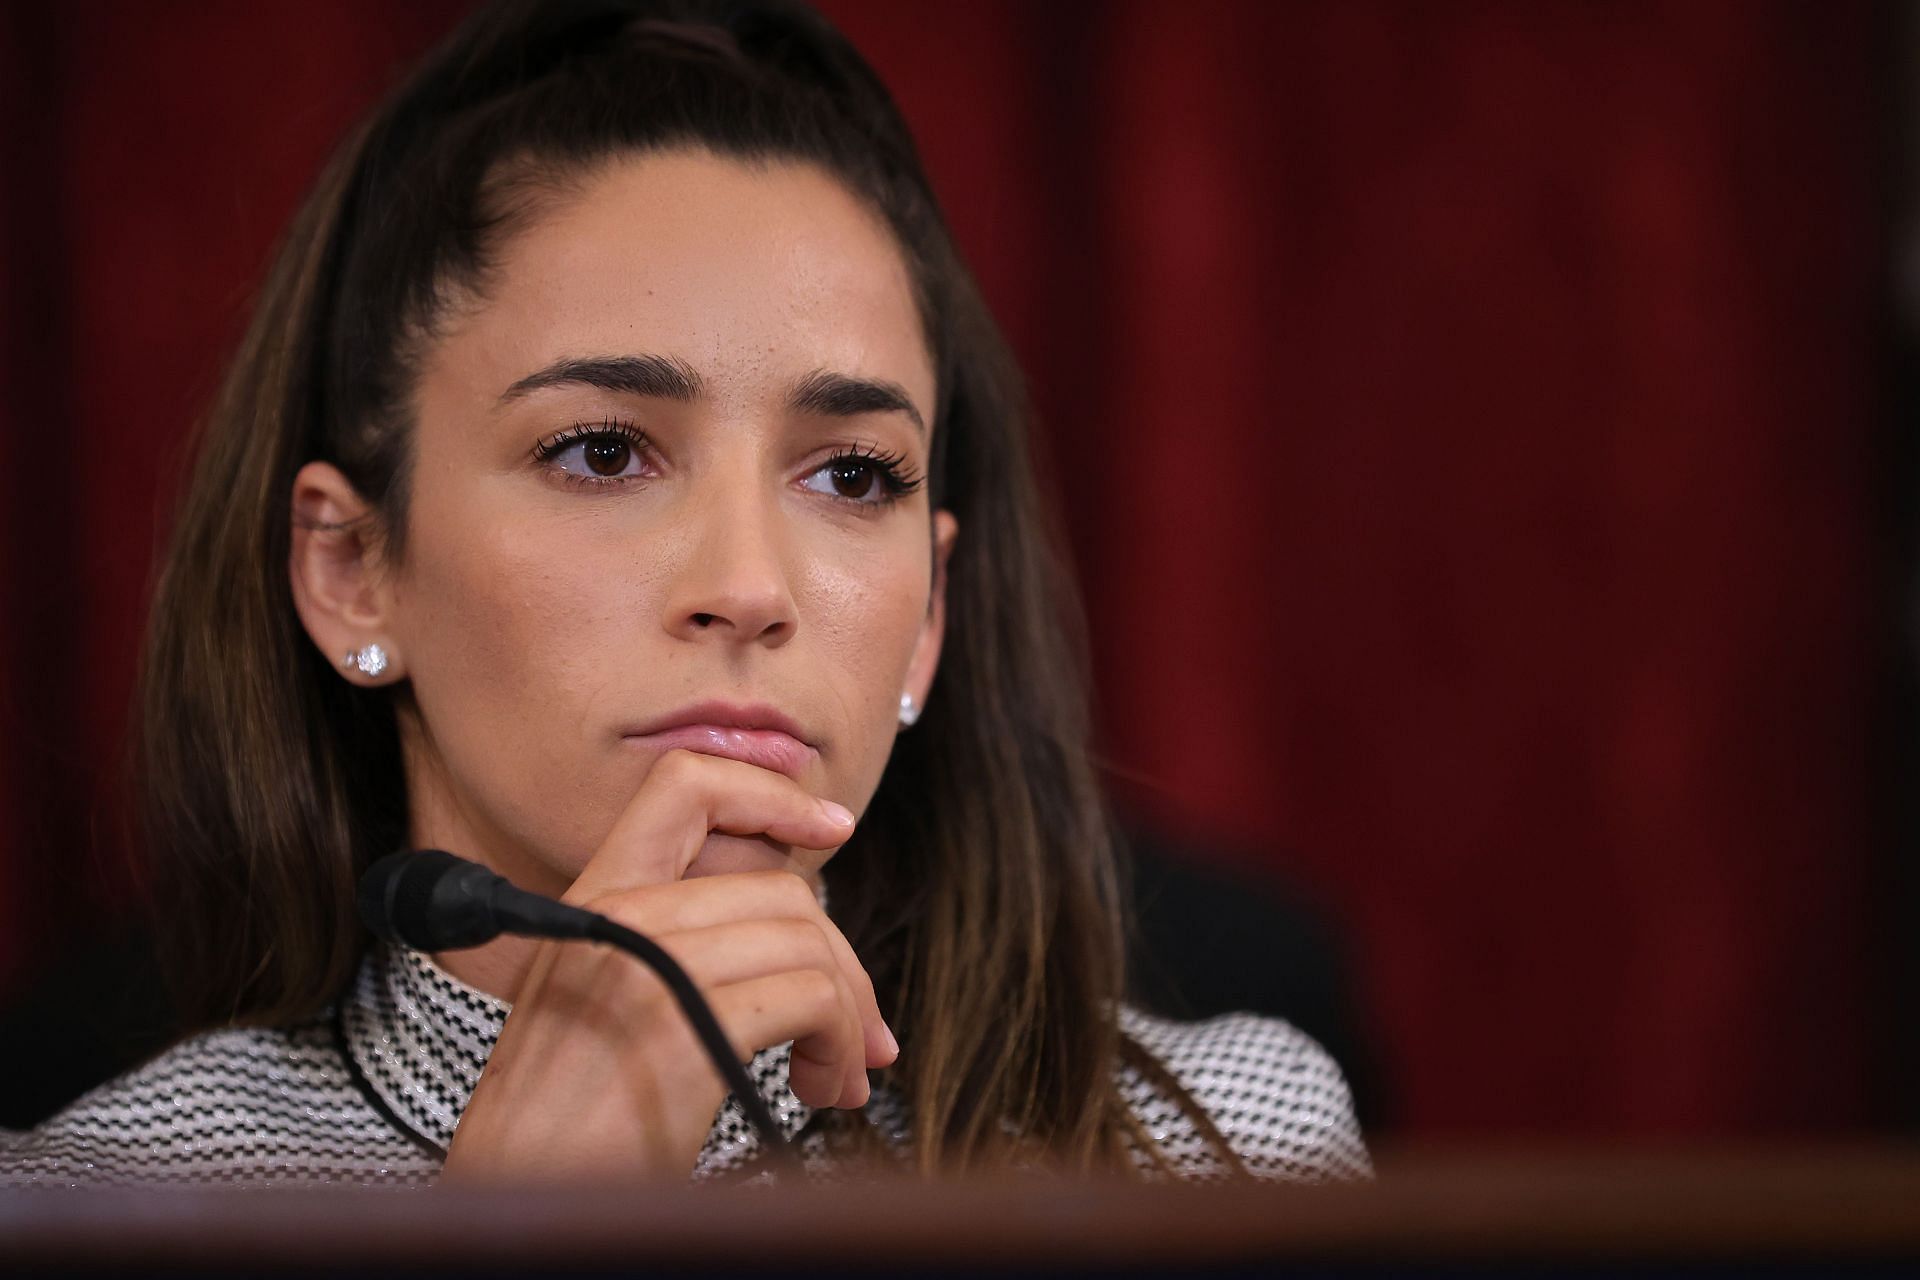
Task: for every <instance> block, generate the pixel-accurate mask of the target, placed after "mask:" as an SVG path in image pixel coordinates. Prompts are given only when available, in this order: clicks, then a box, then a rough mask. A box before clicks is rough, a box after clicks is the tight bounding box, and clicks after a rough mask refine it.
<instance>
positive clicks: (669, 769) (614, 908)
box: [445, 751, 899, 1179]
mask: <svg viewBox="0 0 1920 1280" xmlns="http://www.w3.org/2000/svg"><path fill="white" fill-rule="evenodd" d="M712 832H722V833H725V834H729V835H742V836H759V835H764V836H766V837H768V838H770V839H773V840H776V841H780V842H781V843H784V844H789V845H794V846H797V847H800V848H803V849H831V848H835V847H837V846H839V845H840V844H842V843H844V842H845V841H846V839H847V838H848V837H849V836H850V835H852V833H853V819H852V815H850V814H848V813H847V811H846V810H844V809H841V808H840V807H839V806H837V805H829V804H828V803H827V802H824V801H821V800H818V799H816V798H814V797H813V796H811V795H809V794H808V793H807V792H806V791H805V790H803V789H802V788H801V787H800V786H799V785H798V784H797V783H795V782H794V781H792V780H791V779H789V778H787V777H786V776H784V775H782V774H778V773H773V772H771V771H769V770H766V769H760V768H756V767H755V766H753V765H748V764H742V763H740V762H738V761H735V760H725V759H721V758H718V757H714V756H705V755H698V754H695V753H692V752H688V751H672V752H668V753H667V754H666V755H663V756H662V757H660V759H659V761H658V762H656V763H655V765H654V767H653V769H652V771H651V772H650V773H649V774H648V775H647V778H646V781H645V782H644V783H643V784H642V785H641V787H640V789H639V791H638V792H637V793H635V795H634V798H633V800H632V802H631V803H629V804H628V806H627V808H626V810H625V812H624V813H623V814H622V815H621V817H620V820H619V821H618V822H617V823H615V824H614V829H613V832H612V833H611V834H610V835H609V836H608V837H607V841H606V843H605V844H604V845H602V846H601V848H600V850H599V852H598V853H596V854H595V855H594V857H593V859H592V861H591V862H589V863H588V864H587V866H586V868H585V869H584V870H583V871H582V872H581V874H580V876H579V878H578V879H577V880H576V881H575V882H574V885H573V887H572V888H571V889H570V890H569V891H568V892H567V894H566V896H565V899H564V900H565V901H567V902H570V903H572V904H574V905H576V906H582V907H586V908H588V909H589V910H592V911H597V912H599V913H601V914H602V915H605V916H609V917H611V918H613V919H615V920H617V921H619V922H620V923H621V924H624V925H626V926H627V927H628V928H631V929H635V930H637V931H639V932H641V933H643V934H646V935H647V936H648V937H650V938H652V939H653V940H654V941H656V942H658V943H659V944H660V945H661V946H662V947H664V948H665V949H666V950H667V952H668V953H669V954H671V955H672V956H673V958H674V959H675V960H677V961H678V962H679V963H680V965H681V967H682V968H684V969H685V970H686V971H687V974H688V976H689V977H691V978H692V979H693V981H694V983H695V984H696V985H697V986H698V987H699V988H700V990H701V992H702V993H703V994H704V995H705V996H706V998H707V1002H708V1003H709V1004H710V1005H711V1006H712V1008H713V1012H714V1016H715V1017H716V1018H717V1019H718V1020H719V1023H720V1026H721V1028H722V1030H724V1031H725V1032H726V1033H727V1037H728V1039H729V1040H730V1041H731V1042H732V1044H733V1048H734V1051H735V1052H736V1053H737V1054H738V1055H739V1057H740V1060H741V1061H742V1062H745V1061H747V1060H748V1059H750V1058H751V1057H752V1056H753V1055H754V1054H755V1053H756V1052H758V1051H759V1050H761V1049H765V1048H768V1047H769V1046H772V1045H776V1044H780V1043H782V1042H784V1041H787V1040H792V1041H793V1042H794V1048H793V1061H792V1066H791V1068H790V1073H789V1081H790V1084H791V1086H792V1088H793V1091H794V1094H795V1096H797V1097H798V1098H799V1099H800V1100H801V1101H802V1102H805V1103H807V1104H808V1105H809V1106H814V1107H833V1106H840V1107H858V1106H861V1105H864V1104H865V1102H866V1100H867V1094H868V1086H867V1075H866V1073H867V1068H869V1067H880V1066H885V1065H886V1064H887V1063H889V1062H891V1061H893V1059H894V1057H895V1056H896V1055H897V1053H898V1052H899V1050H898V1046H897V1045H896V1044H895V1043H894V1039H893V1035H892V1033H891V1032H890V1031H889V1030H888V1029H887V1025H886V1023H885V1022H884V1021H882V1019H881V1017H880V1010H879V1007H878V1005H877V1004H876V1003H875V1001H874V994H873V983H872V981H871V980H870V979H869V978H868V977H867V973H866V970H865V969H863V968H862V967H861V965H860V962H859V961H858V960H857V959H856V958H855V957H854V954H853V949H852V948H851V947H850V946H848V945H847V940H846V938H845V937H844V936H842V935H841V933H840V931H839V929H837V928H836V927H835V926H834V924H833V922H832V921H830V920H828V919H827V916H826V913H825V912H823V911H822V910H821V909H820V904H819V902H818V901H817V900H816V899H815V897H814V894H813V890H812V888H811V887H810V886H809V885H808V884H807V883H806V882H805V881H804V880H802V879H801V878H800V877H799V876H797V875H794V874H792V873H790V872H787V871H757V872H746V873H739V874H733V875H718V876H710V877H705V878H700V879H694V880H682V879H681V878H680V877H681V876H682V875H684V874H685V871H686V869H687V865H688V864H689V863H690V862H692V860H693V858H694V855H695V854H697V853H698V852H699V851H700V848H701V846H702V844H704V843H705V841H706V839H707V836H708V835H709V834H710V833H712ZM725 1096H726V1088H725V1086H724V1085H723V1084H722V1083H721V1082H720V1079H719V1077H718V1075H717V1073H716V1072H715V1071H714V1069H713V1064H712V1063H711V1062H710V1061H709V1060H708V1058H707V1055H706V1053H705V1052H704V1051H703V1050H702V1048H701V1046H700V1042H699V1040H698V1038H697V1037H696V1036H695V1034H694V1032H693V1029H692V1027H691V1026H690V1025H689V1024H688V1023H687V1020H686V1017H685V1015H683V1014H682V1013H681V1011H680V1007H679V1005H678V1004H676V1003H675V1001H674V999H673V997H672V995H671V994H670V993H669V992H668V991H667V989H666V986H665V984H663V983H662V982H661V981H660V980H659V979H658V978H656V977H655V976H654V975H653V973H652V972H651V971H650V970H648V969H647V968H646V967H645V966H644V965H642V964H641V963H640V962H639V961H637V960H635V959H634V958H633V957H631V956H629V955H627V954H625V953H624V952H619V951H615V950H613V949H612V948H609V947H604V946H592V945H585V944H582V943H579V942H547V943H542V944H540V946H539V947H538V949H537V950H536V951H535V953H534V957H533V962H532V964H531V966H530V967H529V969H528V971H527V976H526V978H525V980H524V981H523V982H522V983H521V986H520V989H519V992H518V994H517V995H516V997H515V1000H514V1005H513V1012H512V1013H511V1014H510V1015H509V1016H508V1018H507V1022H506V1026H505V1027H504V1028H503V1029H502V1031H501V1034H500V1040H499V1043H498V1044H497V1045H495V1047H494V1050H493V1054H492V1056H491V1057H490V1058H489V1060H488V1062H487V1067H486V1070H485V1072H484V1073H482V1075H481V1077H480V1081H479V1084H478V1086H477V1087H476V1088H475V1090H474V1093H473V1097H472V1099H471V1100H470V1101H469V1102H468V1104H467V1108H466V1111H465V1113H464V1114H463V1115H462V1117H461V1120H460V1125H459V1128H458V1129H457V1130H456V1131H455V1134H454V1140H453V1145H452V1147H451V1149H450V1150H449V1152H448V1155H447V1163H446V1168H445V1176H446V1177H447V1178H450V1179H452V1178H460V1177H472V1176H508V1177H513V1178H516V1179H526V1178H543V1177H545V1178H554V1177H567V1178H572V1177H581V1178H586V1177H606V1176H641V1175H659V1176H671V1177H685V1176H686V1175H687V1173H688V1172H689V1171H690V1170H691V1169H692V1167H693V1162H694V1158H695V1157H696V1156H697V1155H698V1154H699V1152H700V1148H701V1146H702V1145H703V1144H704V1143H705V1141H706V1138H707V1135H708V1132H709V1131H710V1129H711V1127H712V1124H713V1117H714V1114H715V1112H716V1111H717V1110H718V1108H719V1106H720V1103H721V1101H722V1099H723V1098H724V1097H725Z"/></svg>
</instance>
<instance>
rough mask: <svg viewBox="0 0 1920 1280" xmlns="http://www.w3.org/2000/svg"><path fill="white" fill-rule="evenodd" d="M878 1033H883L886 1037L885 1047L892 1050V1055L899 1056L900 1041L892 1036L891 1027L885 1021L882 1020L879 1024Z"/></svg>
mask: <svg viewBox="0 0 1920 1280" xmlns="http://www.w3.org/2000/svg"><path fill="white" fill-rule="evenodd" d="M880 1034H882V1035H884V1036H885V1037H886V1038H887V1047H888V1048H890V1049H892V1050H893V1056H894V1057H896V1058H897V1057H899V1056H900V1042H899V1041H898V1040H896V1039H894V1038H893V1028H892V1027H890V1026H888V1025H887V1024H886V1023H885V1022H882V1023H881V1024H880Z"/></svg>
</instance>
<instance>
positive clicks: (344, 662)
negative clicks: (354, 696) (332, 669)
mask: <svg viewBox="0 0 1920 1280" xmlns="http://www.w3.org/2000/svg"><path fill="white" fill-rule="evenodd" d="M340 666H341V667H342V668H343V669H345V670H348V671H358V672H359V673H360V674H361V675H363V676H365V677H367V678H368V679H369V680H371V679H373V678H375V677H376V676H378V675H379V674H380V673H381V672H383V671H385V670H386V669H387V651H386V650H385V649H382V648H381V647H380V646H379V645H377V644H369V645H362V646H361V647H360V648H358V649H355V650H354V651H353V652H351V653H349V654H347V656H346V657H344V658H342V659H340Z"/></svg>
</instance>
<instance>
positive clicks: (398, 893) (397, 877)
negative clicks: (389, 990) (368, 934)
mask: <svg viewBox="0 0 1920 1280" xmlns="http://www.w3.org/2000/svg"><path fill="white" fill-rule="evenodd" d="M499 879H500V878H499V877H498V876H496V875H494V874H493V872H491V871H489V870H487V869H486V868H485V867H483V866H481V865H479V864H478V863H475V862H468V861H467V860H466V859H465V858H456V857H455V856H454V855H453V854H451V853H448V852H446V851H445V850H443V849H414V850H410V851H407V852H404V853H392V854H388V855H387V856H386V857H384V858H382V859H380V860H379V861H378V862H376V863H374V864H373V865H372V866H371V867H368V868H367V871H366V874H365V875H363V876H361V877H360V892H359V895H358V896H359V906H360V919H361V920H362V921H364V922H365V924H366V926H367V928H369V929H371V930H372V931H373V932H374V934H375V935H376V936H378V937H381V938H384V939H386V940H387V941H388V942H397V943H399V944H400V945H401V946H403V947H410V948H412V949H413V950H415V951H457V950H459V949H460V948H462V947H477V946H479V945H480V944H481V943H483V942H489V941H491V940H493V939H494V938H497V937H499V936H500V925H499V923H498V922H497V921H495V919H494V913H493V904H492V892H491V891H492V887H493V885H494V884H495V883H496V882H498V881H499Z"/></svg>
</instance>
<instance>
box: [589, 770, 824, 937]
mask: <svg viewBox="0 0 1920 1280" xmlns="http://www.w3.org/2000/svg"><path fill="white" fill-rule="evenodd" d="M715 831H718V832H722V833H724V834H727V835H740V836H757V835H764V836H767V837H769V838H771V839H773V840H776V841H779V842H781V843H783V844H790V845H798V846H799V847H801V848H803V849H836V848H838V847H839V846H841V845H842V844H845V843H846V841H847V838H848V837H849V836H851V835H852V834H853V815H852V814H851V813H849V812H848V811H847V810H846V809H845V808H843V807H841V806H840V805H837V804H834V803H832V802H831V801H827V800H821V799H819V798H817V797H815V796H813V795H812V794H810V793H809V792H808V791H807V790H806V789H805V788H804V787H802V786H801V785H800V784H799V783H797V782H795V781H794V780H793V779H791V778H789V777H787V776H786V775H785V774H780V773H774V772H773V771H772V770H770V769H762V768H760V767H758V766H757V765H750V764H744V763H742V762H741V761H738V760H727V759H723V758H722V757H719V756H707V755H700V754H699V753H697V752H693V751H685V750H676V751H669V752H667V753H666V754H665V755H663V756H661V757H660V758H659V759H658V760H656V761H655V762H654V765H653V768H652V769H650V770H649V771H648V772H647V776H646V779H645V781H643V782H642V783H641V784H640V789H639V790H638V791H636V792H635V793H634V795H633V799H632V800H630V801H629V802H628V803H627V807H626V808H625V809H624V810H622V811H621V814H620V817H619V818H618V819H617V820H616V821H615V822H614V824H613V830H612V831H611V832H609V833H608V835H607V838H606V840H605V841H604V842H603V843H602V844H601V846H600V849H599V852H597V853H595V854H594V856H593V859H592V861H590V862H588V863H587V865H586V867H585V868H584V869H583V870H582V871H581V873H580V876H579V878H578V879H576V880H575V881H574V885H573V887H572V888H571V889H569V890H568V891H567V894H566V898H565V900H566V901H569V902H584V901H589V900H591V899H592V898H594V897H597V896H599V895H600V894H604V893H608V892H612V891H614V890H618V889H625V888H632V887H634V886H637V885H646V884H664V883H669V882H671V881H675V880H678V879H680V878H681V877H682V876H683V875H685V874H686V870H687V864H688V863H690V862H692V861H693V858H694V855H695V854H697V853H699V852H700V847H701V846H702V845H703V844H705V843H706V839H707V836H708V835H709V834H710V833H712V832H715Z"/></svg>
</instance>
